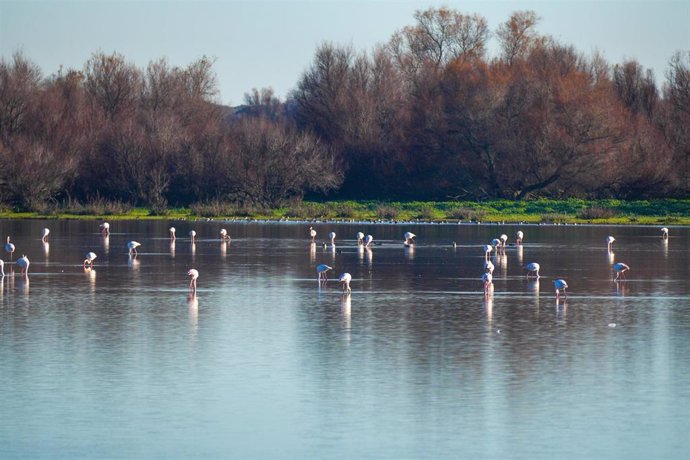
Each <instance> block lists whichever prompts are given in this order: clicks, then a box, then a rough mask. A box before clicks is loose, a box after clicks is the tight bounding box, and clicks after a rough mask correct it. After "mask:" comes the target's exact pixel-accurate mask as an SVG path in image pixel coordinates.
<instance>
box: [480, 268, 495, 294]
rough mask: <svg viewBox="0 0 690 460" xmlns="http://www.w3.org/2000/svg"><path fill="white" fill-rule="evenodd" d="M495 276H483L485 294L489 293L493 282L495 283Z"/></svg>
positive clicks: (488, 274)
mask: <svg viewBox="0 0 690 460" xmlns="http://www.w3.org/2000/svg"><path fill="white" fill-rule="evenodd" d="M493 279H494V276H493V275H492V274H491V273H488V272H487V273H484V274H483V275H482V282H483V283H484V292H488V291H489V287H490V286H491V282H492V281H493Z"/></svg>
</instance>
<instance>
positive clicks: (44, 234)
mask: <svg viewBox="0 0 690 460" xmlns="http://www.w3.org/2000/svg"><path fill="white" fill-rule="evenodd" d="M49 233H50V229H48V228H44V229H43V235H42V236H41V241H43V242H44V243H45V242H46V241H48V234H49Z"/></svg>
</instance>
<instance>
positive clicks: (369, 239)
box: [364, 235, 374, 247]
mask: <svg viewBox="0 0 690 460" xmlns="http://www.w3.org/2000/svg"><path fill="white" fill-rule="evenodd" d="M372 241H374V237H373V236H371V235H367V237H366V238H364V246H366V247H370V246H371V242H372Z"/></svg>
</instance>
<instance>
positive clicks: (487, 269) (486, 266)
mask: <svg viewBox="0 0 690 460" xmlns="http://www.w3.org/2000/svg"><path fill="white" fill-rule="evenodd" d="M494 268H495V267H494V264H493V263H491V261H490V260H486V261H484V271H485V272H486V273H489V274H490V275H493V274H494Z"/></svg>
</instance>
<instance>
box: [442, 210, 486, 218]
mask: <svg viewBox="0 0 690 460" xmlns="http://www.w3.org/2000/svg"><path fill="white" fill-rule="evenodd" d="M484 217H486V211H485V210H484V209H471V208H455V209H451V210H450V211H449V212H448V218H450V219H458V220H474V221H481V220H483V219H484Z"/></svg>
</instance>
